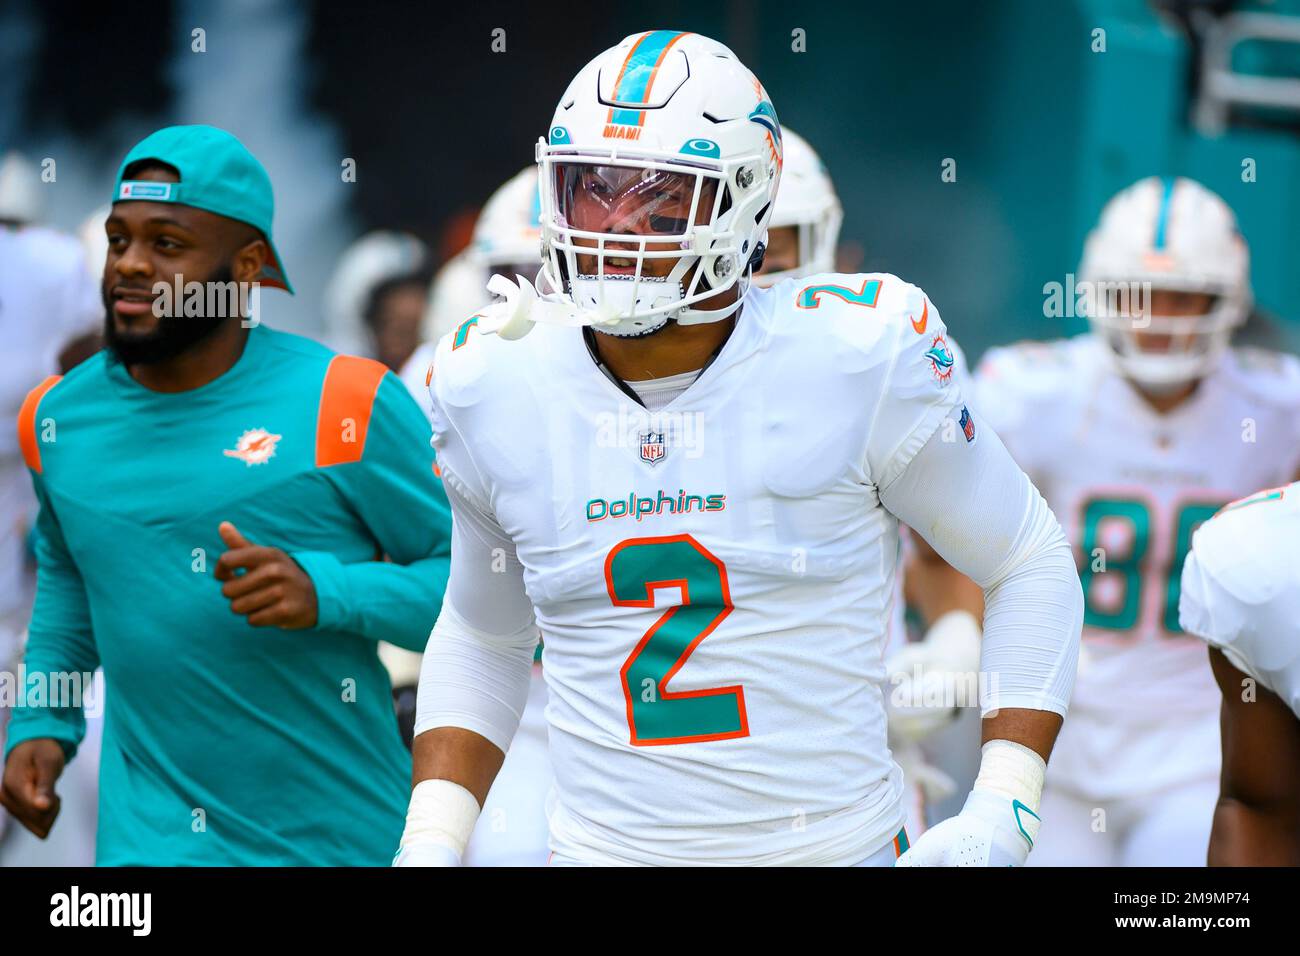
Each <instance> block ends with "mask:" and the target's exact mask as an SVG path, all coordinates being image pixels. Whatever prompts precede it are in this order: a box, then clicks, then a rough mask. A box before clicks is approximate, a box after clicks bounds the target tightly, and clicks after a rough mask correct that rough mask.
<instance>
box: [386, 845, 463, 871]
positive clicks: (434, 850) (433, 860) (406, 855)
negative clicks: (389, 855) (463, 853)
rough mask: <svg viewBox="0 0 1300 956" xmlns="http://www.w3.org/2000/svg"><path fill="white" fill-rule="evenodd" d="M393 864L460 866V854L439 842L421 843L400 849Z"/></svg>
mask: <svg viewBox="0 0 1300 956" xmlns="http://www.w3.org/2000/svg"><path fill="white" fill-rule="evenodd" d="M393 866H460V854H458V853H457V852H456V851H455V850H453V849H452V848H451V847H449V846H442V845H441V844H438V843H419V844H415V845H413V846H404V847H401V848H400V849H398V851H397V855H396V856H394V857H393Z"/></svg>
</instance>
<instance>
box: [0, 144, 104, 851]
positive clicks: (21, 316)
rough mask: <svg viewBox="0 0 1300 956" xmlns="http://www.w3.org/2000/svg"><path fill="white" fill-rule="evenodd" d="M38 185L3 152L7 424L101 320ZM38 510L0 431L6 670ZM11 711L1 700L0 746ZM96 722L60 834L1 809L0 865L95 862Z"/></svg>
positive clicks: (14, 448)
mask: <svg viewBox="0 0 1300 956" xmlns="http://www.w3.org/2000/svg"><path fill="white" fill-rule="evenodd" d="M41 188H42V183H41V175H40V170H39V169H38V168H37V167H36V165H35V164H34V163H32V162H30V161H29V160H27V159H24V158H23V157H22V156H20V155H19V154H17V153H14V152H10V153H7V154H5V155H4V156H3V157H2V158H0V334H2V335H3V339H4V348H3V349H0V413H3V415H4V418H5V419H6V420H7V421H15V420H17V418H18V410H19V408H20V407H21V405H22V401H23V397H24V396H25V395H26V394H27V392H28V391H29V390H30V389H32V388H33V387H34V386H36V385H37V384H39V383H40V381H41V379H43V378H45V377H46V376H47V375H52V374H56V373H59V372H64V371H67V370H68V369H69V368H70V367H71V366H73V365H75V364H76V363H77V361H79V360H80V359H81V358H84V357H85V354H84V352H83V351H82V350H79V349H77V348H76V347H75V345H76V343H77V342H78V341H85V340H87V339H88V338H93V337H94V336H95V335H97V334H98V330H99V328H100V326H101V325H102V323H103V314H104V306H103V303H102V302H101V301H100V297H99V287H98V283H97V282H96V281H95V279H94V278H93V276H92V274H91V270H90V269H89V268H88V267H87V266H86V264H85V262H84V259H83V256H82V253H81V249H80V247H79V245H78V243H77V241H76V240H75V239H74V238H72V237H71V236H65V235H63V234H62V233H59V232H55V231H54V230H52V229H48V228H46V227H44V226H42V225H40V224H39V220H40V218H41V214H42V205H43V204H42V202H41ZM101 228H102V227H101ZM36 507H37V506H36V498H35V496H34V495H33V494H32V483H31V479H30V478H29V477H28V475H27V469H26V468H25V467H24V466H23V459H22V455H21V453H20V451H19V448H18V433H17V432H16V431H15V430H13V429H11V428H4V429H0V671H5V672H9V673H13V672H14V671H15V669H16V667H17V666H18V660H19V651H20V646H21V641H22V637H23V634H24V631H25V629H26V626H27V618H28V615H29V614H30V613H31V603H32V595H33V594H34V592H35V586H36V582H35V576H34V564H35V562H34V560H33V559H32V558H31V557H30V554H29V549H28V532H29V531H30V529H31V527H32V524H33V521H34V519H35V517H36ZM97 703H100V704H102V701H100V702H97ZM9 716H10V714H9V708H8V707H6V706H4V705H3V704H0V747H3V743H4V739H5V724H6V722H7V721H8V719H9ZM101 726H102V725H101V723H100V721H99V718H98V716H96V717H94V718H93V719H92V720H91V721H90V726H89V729H88V737H89V740H88V743H87V747H86V755H85V760H84V762H83V765H82V766H80V767H78V768H77V769H76V771H75V772H73V773H72V774H70V775H69V776H70V779H69V780H67V781H65V786H64V796H65V798H66V800H65V815H66V817H67V819H66V821H65V826H64V827H63V828H62V832H60V833H59V834H58V837H57V839H55V840H52V841H50V843H48V844H44V845H41V844H38V843H37V842H36V841H35V840H33V839H30V838H28V837H27V835H26V834H25V833H24V832H23V831H21V829H17V828H15V829H13V830H12V832H8V833H7V836H6V832H7V831H8V830H9V828H8V827H7V823H8V820H7V815H6V813H5V811H4V810H3V809H0V865H11V866H12V865H21V864H48V865H89V864H90V863H92V862H93V861H94V852H95V793H96V786H95V780H96V776H97V774H96V771H97V763H98V760H97V755H98V746H99V732H100V729H101Z"/></svg>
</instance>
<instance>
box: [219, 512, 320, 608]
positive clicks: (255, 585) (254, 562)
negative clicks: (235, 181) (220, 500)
mask: <svg viewBox="0 0 1300 956" xmlns="http://www.w3.org/2000/svg"><path fill="white" fill-rule="evenodd" d="M217 532H218V534H220V535H221V540H222V541H224V542H225V543H226V547H228V548H229V549H230V550H229V551H227V552H225V553H224V554H223V555H222V556H221V557H220V558H219V559H218V560H217V567H216V571H215V572H214V576H215V577H216V579H217V580H218V581H224V582H225V583H224V584H223V585H222V586H221V593H222V594H223V595H224V596H225V597H226V598H227V600H229V601H230V610H231V611H233V612H234V613H236V614H242V615H244V616H245V617H247V618H248V623H249V624H251V625H252V626H253V627H280V628H286V629H301V628H306V627H315V626H316V620H317V610H318V609H317V603H316V586H315V585H314V584H312V581H311V578H310V577H309V576H308V574H307V572H306V571H304V570H303V569H302V568H301V567H300V566H299V565H298V562H297V561H295V560H294V559H293V558H291V557H289V555H288V554H286V553H285V552H283V551H281V550H280V549H279V548H268V547H261V546H258V545H255V544H253V543H252V542H250V541H249V540H248V539H247V538H245V537H244V536H243V535H242V534H240V533H239V531H238V529H236V528H235V526H234V525H233V524H231V523H230V522H229V521H223V522H221V524H220V526H219V527H218V528H217ZM241 568H242V569H243V571H244V573H243V574H239V573H237V572H238V571H239V570H240V569H241Z"/></svg>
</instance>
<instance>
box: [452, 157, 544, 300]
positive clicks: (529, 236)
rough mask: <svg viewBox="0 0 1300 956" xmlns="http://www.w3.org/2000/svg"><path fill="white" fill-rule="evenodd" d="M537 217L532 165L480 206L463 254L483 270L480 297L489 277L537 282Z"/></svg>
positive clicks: (539, 264)
mask: <svg viewBox="0 0 1300 956" xmlns="http://www.w3.org/2000/svg"><path fill="white" fill-rule="evenodd" d="M541 217H542V197H541V195H540V194H539V193H538V191H537V166H536V165H529V166H528V167H527V168H526V169H524V170H522V171H521V172H519V173H518V174H517V175H515V176H512V177H511V178H510V179H508V180H507V181H506V183H505V185H503V186H502V187H501V188H500V189H498V190H497V191H496V192H494V193H493V194H492V196H491V198H489V199H488V201H487V202H486V203H485V204H484V205H483V211H482V212H480V213H479V216H478V219H477V220H476V221H475V223H474V238H473V239H472V240H471V242H470V246H469V249H468V250H466V254H467V255H468V256H469V257H470V258H471V259H473V260H474V261H476V262H478V263H480V264H481V265H482V267H483V270H484V275H483V281H482V282H481V283H479V293H480V297H482V295H484V293H483V288H484V287H485V286H486V285H487V280H488V279H489V278H491V276H492V274H493V273H496V272H501V273H503V274H505V275H506V276H510V277H513V276H515V275H522V276H524V277H525V278H527V279H530V280H532V279H536V278H537V272H538V270H539V269H540V268H541V267H542V232H541ZM479 304H480V305H481V304H482V303H479Z"/></svg>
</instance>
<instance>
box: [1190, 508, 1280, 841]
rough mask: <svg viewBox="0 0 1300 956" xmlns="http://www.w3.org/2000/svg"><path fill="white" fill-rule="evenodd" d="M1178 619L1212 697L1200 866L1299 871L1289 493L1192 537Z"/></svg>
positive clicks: (1228, 514) (1218, 518) (1221, 517)
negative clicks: (1212, 778)
mask: <svg viewBox="0 0 1300 956" xmlns="http://www.w3.org/2000/svg"><path fill="white" fill-rule="evenodd" d="M1179 611H1180V620H1181V622H1182V626H1183V630H1185V631H1186V632H1187V633H1188V634H1194V635H1196V636H1197V637H1199V638H1201V639H1202V640H1203V641H1205V642H1206V643H1208V644H1209V645H1210V663H1211V666H1212V668H1213V671H1214V676H1215V679H1216V680H1217V681H1218V683H1219V689H1220V691H1222V693H1223V703H1222V707H1221V719H1220V726H1221V728H1222V734H1223V773H1222V775H1221V778H1220V780H1221V782H1220V789H1219V802H1218V805H1217V807H1216V809H1215V811H1214V827H1213V829H1212V830H1211V832H1210V853H1209V862H1210V865H1211V866H1300V484H1291V485H1288V486H1286V487H1285V488H1273V489H1270V490H1268V491H1262V492H1259V493H1257V494H1254V495H1251V496H1250V497H1249V498H1245V499H1243V500H1241V501H1237V502H1234V503H1233V504H1231V505H1229V506H1228V507H1227V508H1225V509H1224V510H1223V511H1221V512H1219V513H1218V514H1217V515H1215V516H1214V518H1213V519H1211V520H1210V521H1208V522H1206V523H1205V524H1203V525H1202V526H1201V527H1200V529H1199V530H1198V531H1197V532H1196V534H1195V535H1194V536H1193V537H1192V551H1191V554H1189V555H1188V556H1187V562H1186V564H1185V565H1184V567H1183V581H1182V593H1181V597H1180V605H1179Z"/></svg>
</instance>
